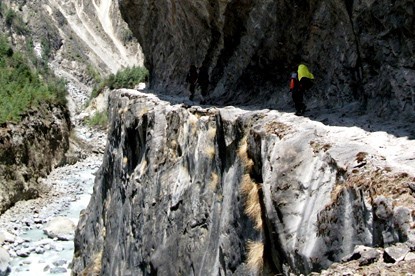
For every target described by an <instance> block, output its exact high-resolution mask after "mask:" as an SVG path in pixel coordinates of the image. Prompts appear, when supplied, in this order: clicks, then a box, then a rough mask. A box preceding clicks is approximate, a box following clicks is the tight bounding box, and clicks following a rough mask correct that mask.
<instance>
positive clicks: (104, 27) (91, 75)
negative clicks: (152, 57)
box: [0, 0, 143, 96]
mask: <svg viewBox="0 0 415 276" xmlns="http://www.w3.org/2000/svg"><path fill="white" fill-rule="evenodd" d="M2 3H3V7H4V9H5V11H4V14H6V13H7V11H6V10H8V9H11V10H13V11H14V13H15V14H16V16H15V17H16V18H17V19H18V20H17V19H16V20H15V21H16V23H13V24H11V26H9V27H7V26H5V25H3V24H2V22H0V29H2V30H3V31H4V32H5V33H11V34H13V35H12V36H11V38H10V40H11V42H12V43H13V45H14V46H15V47H17V48H22V49H19V50H25V49H27V48H30V50H33V51H34V54H35V56H36V57H37V58H38V59H39V61H38V62H39V63H42V62H44V63H46V64H49V65H50V67H51V68H52V69H53V71H54V73H55V74H56V75H59V76H61V77H63V78H65V79H66V80H69V81H71V82H75V85H76V86H80V87H82V88H84V89H85V90H86V91H90V88H89V87H86V86H85V84H87V85H92V84H94V82H96V81H99V78H100V77H102V76H107V75H109V74H110V73H115V72H117V71H118V70H120V69H122V68H125V67H131V66H142V64H143V57H142V51H141V47H140V45H139V44H138V43H137V40H136V39H135V38H134V37H133V36H132V33H131V31H130V30H129V29H128V26H127V25H126V23H125V22H124V21H123V20H122V18H121V14H120V11H119V8H118V2H117V1H115V0H93V1H84V0H73V1H56V0H33V1H26V0H16V1H10V0H5V1H2ZM2 17H5V16H2ZM6 25H7V24H6ZM84 93H85V91H84ZM87 96H88V95H87Z"/></svg>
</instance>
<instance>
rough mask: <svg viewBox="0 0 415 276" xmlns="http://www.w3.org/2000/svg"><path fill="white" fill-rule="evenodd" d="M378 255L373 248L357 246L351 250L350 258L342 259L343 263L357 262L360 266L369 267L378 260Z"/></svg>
mask: <svg viewBox="0 0 415 276" xmlns="http://www.w3.org/2000/svg"><path fill="white" fill-rule="evenodd" d="M379 257H380V253H379V251H378V250H376V249H375V248H371V247H367V246H362V245H358V246H356V247H355V249H354V250H353V253H352V254H351V256H347V257H344V258H343V261H344V262H350V261H353V260H357V261H358V262H359V265H360V266H364V265H369V264H371V263H374V262H376V261H377V260H379Z"/></svg>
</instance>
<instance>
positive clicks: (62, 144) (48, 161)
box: [0, 104, 71, 213]
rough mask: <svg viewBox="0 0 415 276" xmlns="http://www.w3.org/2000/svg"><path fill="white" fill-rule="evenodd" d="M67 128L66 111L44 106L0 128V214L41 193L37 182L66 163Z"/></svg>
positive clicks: (67, 146)
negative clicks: (20, 119) (18, 121)
mask: <svg viewBox="0 0 415 276" xmlns="http://www.w3.org/2000/svg"><path fill="white" fill-rule="evenodd" d="M70 128H71V124H70V119H69V112H68V110H67V109H66V108H62V107H56V106H51V105H46V104H44V105H42V106H40V107H38V108H37V109H35V110H32V111H30V112H28V113H27V114H25V115H24V116H23V118H22V121H21V122H20V123H19V124H17V125H16V124H5V125H4V126H2V127H1V128H0V199H1V200H0V213H3V212H4V211H5V210H7V209H8V208H9V207H10V206H12V205H14V204H15V203H16V202H17V201H19V200H27V199H31V198H35V197H38V196H39V194H41V192H43V191H44V189H43V187H42V182H41V180H40V178H42V177H45V176H46V175H47V174H48V173H49V172H50V171H51V170H52V169H53V168H54V167H55V166H57V165H59V164H61V163H63V162H65V152H66V151H67V150H68V148H69V133H70Z"/></svg>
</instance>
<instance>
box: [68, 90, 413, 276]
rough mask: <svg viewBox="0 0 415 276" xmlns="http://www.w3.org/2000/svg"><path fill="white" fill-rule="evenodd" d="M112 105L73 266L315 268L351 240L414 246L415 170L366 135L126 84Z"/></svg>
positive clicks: (188, 270)
mask: <svg viewBox="0 0 415 276" xmlns="http://www.w3.org/2000/svg"><path fill="white" fill-rule="evenodd" d="M109 102H110V107H109V108H110V122H111V126H110V130H109V134H108V143H107V148H106V153H105V157H104V161H103V165H102V167H101V169H100V171H99V172H98V174H97V178H96V182H95V187H94V193H93V195H92V199H91V202H90V204H89V206H88V208H87V209H86V210H85V211H84V212H83V214H82V215H81V219H80V223H79V225H78V229H77V233H76V237H75V258H74V262H73V264H74V268H73V269H74V272H75V273H77V274H82V273H87V274H88V273H98V274H100V273H101V274H103V275H148V274H159V275H180V274H184V275H192V274H198V275H219V274H222V275H223V274H234V275H251V274H252V273H255V272H258V271H262V272H264V273H265V274H268V273H269V274H271V275H275V274H278V273H289V272H293V273H309V272H311V271H319V270H320V269H322V268H326V267H328V266H329V265H330V264H331V263H332V262H335V261H340V260H341V259H342V258H343V257H345V256H347V255H348V254H350V253H352V252H353V250H354V247H355V245H366V246H381V247H382V246H388V245H390V244H393V243H396V242H405V241H407V240H411V239H412V240H414V233H413V232H414V230H413V229H411V227H412V226H413V217H412V214H413V209H414V206H415V202H414V201H415V200H414V197H413V196H412V195H411V190H410V187H409V186H408V185H407V183H414V177H413V171H410V170H409V171H408V172H405V171H401V170H397V168H396V167H394V166H390V165H389V162H391V161H393V158H391V157H389V156H386V157H385V156H384V155H382V154H381V151H379V150H381V149H380V148H378V147H377V146H376V145H373V147H372V146H371V145H368V144H367V143H365V142H364V139H366V138H368V137H369V136H370V135H372V134H371V133H368V132H365V131H363V130H361V129H358V128H346V127H329V126H326V125H323V124H321V123H320V122H318V121H311V120H308V119H305V118H301V117H296V116H294V115H292V114H287V113H280V112H277V111H269V110H258V111H249V110H243V109H238V108H234V107H226V108H209V109H203V108H200V107H196V106H195V107H188V106H184V105H182V104H171V103H169V102H166V101H162V100H160V99H158V98H157V97H155V96H153V95H150V94H142V93H139V92H137V91H133V90H118V91H113V93H111V95H110V101H109ZM373 135H374V134H373ZM390 139H392V138H390ZM396 141H398V140H396ZM391 143H392V141H391ZM402 154H403V153H402ZM403 155H404V156H406V155H405V154H403ZM404 160H407V161H402V162H400V163H399V164H400V165H399V166H400V168H401V169H402V168H404V167H405V166H409V167H408V168H410V166H412V165H411V164H412V163H413V161H409V159H406V157H405V159H404ZM411 162H412V163H411ZM412 167H413V166H412ZM398 172H399V173H398Z"/></svg>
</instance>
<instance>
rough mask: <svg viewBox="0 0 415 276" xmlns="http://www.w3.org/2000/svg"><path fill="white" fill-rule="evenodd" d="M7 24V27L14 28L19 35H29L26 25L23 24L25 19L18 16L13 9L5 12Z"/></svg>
mask: <svg viewBox="0 0 415 276" xmlns="http://www.w3.org/2000/svg"><path fill="white" fill-rule="evenodd" d="M3 13H4V6H3V7H2V14H3ZM4 17H5V22H6V26H7V27H9V28H13V29H14V31H15V32H16V33H17V34H18V35H24V34H27V33H28V29H27V26H26V24H25V23H24V22H23V19H22V18H21V17H20V16H18V15H17V14H16V12H15V11H14V10H13V9H8V10H7V11H6V12H5V16H4Z"/></svg>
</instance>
